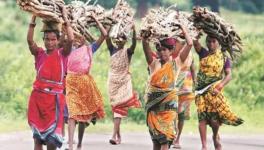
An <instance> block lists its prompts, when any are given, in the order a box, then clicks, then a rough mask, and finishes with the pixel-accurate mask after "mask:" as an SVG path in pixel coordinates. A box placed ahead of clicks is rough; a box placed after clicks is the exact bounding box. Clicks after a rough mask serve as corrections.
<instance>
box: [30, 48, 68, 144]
mask: <svg viewBox="0 0 264 150" xmlns="http://www.w3.org/2000/svg"><path fill="white" fill-rule="evenodd" d="M62 57H63V56H62V55H61V54H60V51H59V50H54V52H52V53H51V54H50V55H49V56H47V57H46V58H45V60H44V61H43V63H42V64H41V65H40V67H39V69H38V72H37V78H36V80H35V82H34V84H33V91H32V93H31V96H30V99H29V104H28V123H29V125H30V127H31V129H32V131H33V137H34V138H36V139H38V140H39V141H41V142H42V143H43V144H46V143H53V144H54V145H56V146H57V147H61V145H62V141H63V139H62V126H63V108H64V105H65V97H64V95H63V90H64V82H63V81H64V75H65V70H64V63H63V58H62Z"/></svg>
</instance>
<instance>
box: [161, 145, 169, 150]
mask: <svg viewBox="0 0 264 150" xmlns="http://www.w3.org/2000/svg"><path fill="white" fill-rule="evenodd" d="M168 149H169V145H168V144H162V145H161V147H160V150H168Z"/></svg>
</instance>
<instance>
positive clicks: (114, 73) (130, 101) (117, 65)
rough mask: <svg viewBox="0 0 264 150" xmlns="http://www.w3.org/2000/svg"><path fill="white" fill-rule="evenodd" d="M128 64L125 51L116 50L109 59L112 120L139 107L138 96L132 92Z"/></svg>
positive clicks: (109, 91) (109, 92)
mask: <svg viewBox="0 0 264 150" xmlns="http://www.w3.org/2000/svg"><path fill="white" fill-rule="evenodd" d="M129 64H130V63H129V58H128V55H127V50H126V49H122V50H118V51H117V52H116V53H115V54H113V55H112V56H111V58H110V71H109V74H108V94H109V98H110V104H111V106H112V112H113V116H114V118H115V117H126V116H127V115H128V109H129V108H139V107H141V103H140V101H139V99H138V95H137V93H136V92H135V91H133V87H132V78H131V74H130V73H129Z"/></svg>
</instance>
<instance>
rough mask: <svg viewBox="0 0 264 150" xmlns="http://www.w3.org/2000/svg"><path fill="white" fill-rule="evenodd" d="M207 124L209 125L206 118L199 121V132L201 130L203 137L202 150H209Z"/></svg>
mask: <svg viewBox="0 0 264 150" xmlns="http://www.w3.org/2000/svg"><path fill="white" fill-rule="evenodd" d="M206 125H207V122H206V121H205V120H202V121H200V122H199V132H200V138H201V142H202V150H207V145H206Z"/></svg>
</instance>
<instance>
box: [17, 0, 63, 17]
mask: <svg viewBox="0 0 264 150" xmlns="http://www.w3.org/2000/svg"><path fill="white" fill-rule="evenodd" d="M17 4H18V5H19V6H20V8H21V9H22V10H24V11H27V12H30V13H32V14H34V15H35V16H38V17H40V18H42V19H44V20H51V21H57V22H61V21H62V17H61V16H62V15H61V7H62V6H64V5H65V3H64V1H63V0H17Z"/></svg>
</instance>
